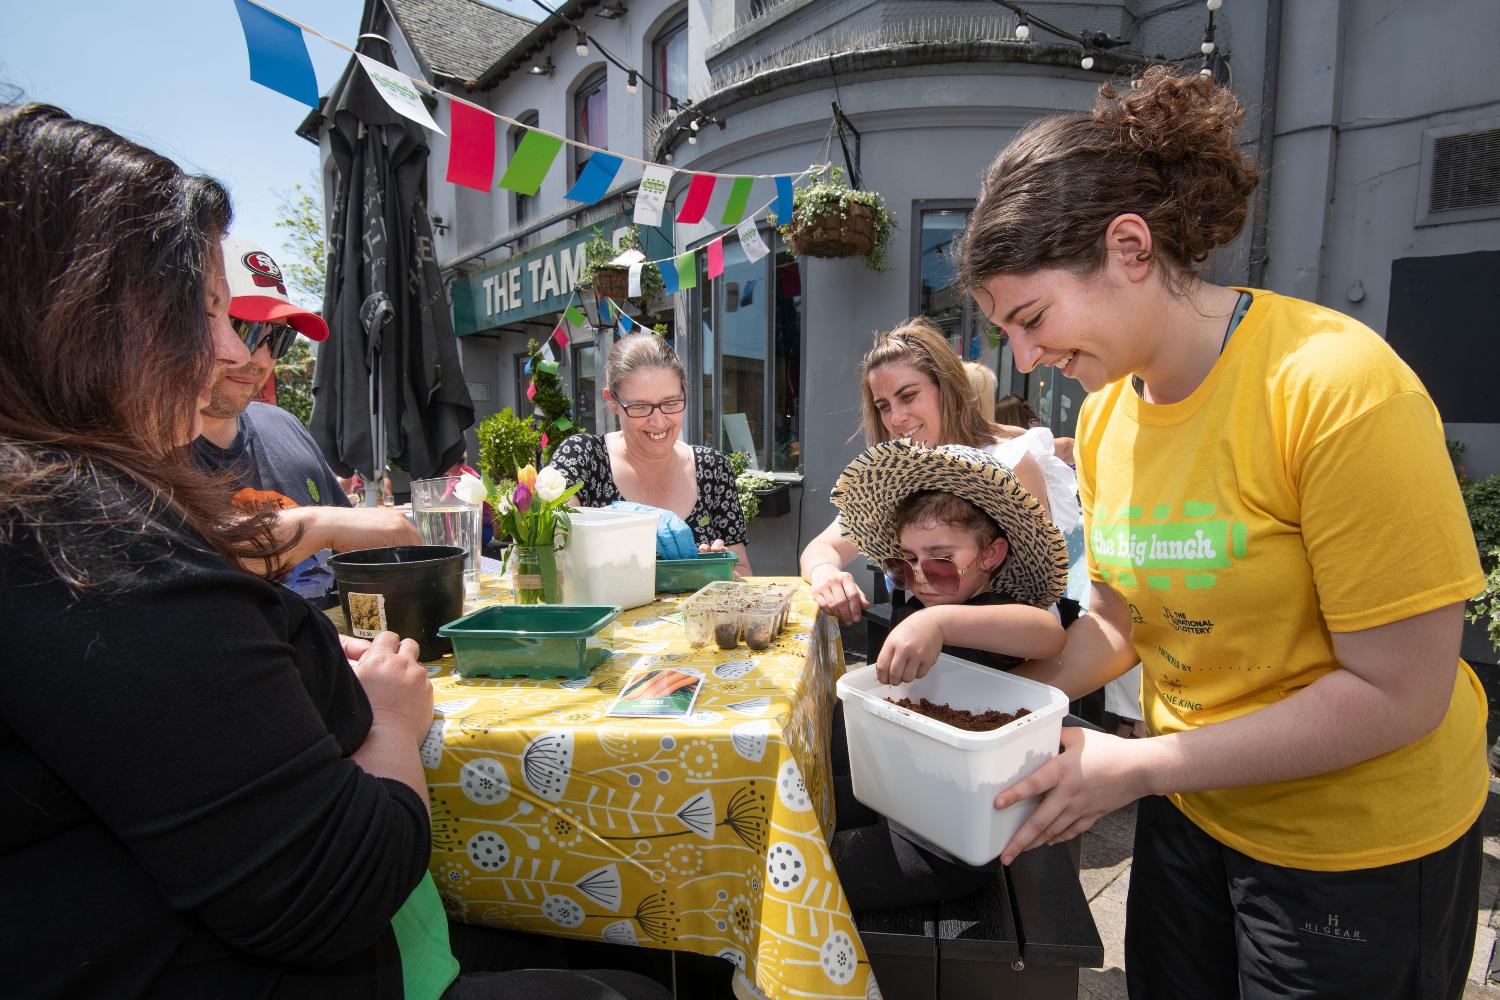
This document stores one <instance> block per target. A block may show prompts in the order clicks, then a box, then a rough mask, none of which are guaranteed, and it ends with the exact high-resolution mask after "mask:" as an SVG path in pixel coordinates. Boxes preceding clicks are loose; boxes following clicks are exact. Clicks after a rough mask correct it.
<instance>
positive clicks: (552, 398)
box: [526, 340, 582, 465]
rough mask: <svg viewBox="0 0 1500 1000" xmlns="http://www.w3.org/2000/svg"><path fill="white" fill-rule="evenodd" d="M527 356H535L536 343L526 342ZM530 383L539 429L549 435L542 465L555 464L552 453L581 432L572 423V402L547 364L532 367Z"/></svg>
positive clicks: (539, 363)
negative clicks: (552, 462)
mask: <svg viewBox="0 0 1500 1000" xmlns="http://www.w3.org/2000/svg"><path fill="white" fill-rule="evenodd" d="M526 350H527V352H528V353H530V354H533V355H535V354H536V352H537V343H536V341H534V340H528V341H527V342H526ZM531 381H532V383H533V384H534V385H535V386H536V396H535V398H533V399H532V401H531V405H532V406H534V407H536V415H535V417H534V418H533V419H534V420H535V421H536V424H537V429H538V430H540V431H541V433H543V434H545V435H547V446H546V447H545V448H544V449H542V464H543V465H546V464H547V463H548V462H551V461H552V453H553V452H554V451H556V450H557V446H558V445H560V444H562V443H563V442H564V441H566V440H567V439H568V438H570V437H572V436H573V435H574V434H577V433H579V432H580V431H581V430H582V428H580V427H577V426H575V425H574V423H573V400H572V399H570V398H569V397H568V394H567V393H566V392H564V391H563V388H562V379H560V378H558V377H557V368H556V367H555V366H553V365H549V364H546V363H545V362H537V363H536V364H534V365H532V366H531Z"/></svg>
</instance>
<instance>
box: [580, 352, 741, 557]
mask: <svg viewBox="0 0 1500 1000" xmlns="http://www.w3.org/2000/svg"><path fill="white" fill-rule="evenodd" d="M604 398H605V399H606V400H607V401H608V402H609V407H610V410H611V411H612V412H613V413H614V414H615V416H616V417H617V418H618V419H619V421H620V429H619V430H618V431H612V432H610V433H608V434H605V435H604V436H603V437H600V436H598V435H594V434H575V435H573V436H572V437H570V438H568V439H567V440H566V441H564V442H563V443H562V444H560V445H558V447H557V451H555V452H554V453H553V455H552V466H553V467H554V468H556V469H557V470H558V471H559V472H561V473H562V474H563V478H565V479H566V480H567V481H568V483H569V484H570V485H571V484H573V483H582V484H583V488H582V489H580V490H579V491H578V492H577V494H575V495H574V499H575V501H576V502H577V504H578V506H580V507H607V506H609V505H611V504H614V503H618V502H620V501H625V502H626V503H630V504H637V505H642V506H646V507H653V508H657V509H658V510H660V511H664V512H666V515H670V516H665V515H664V517H663V522H664V525H676V526H677V527H676V528H675V534H676V535H677V536H680V541H677V542H676V545H677V547H678V549H679V551H678V552H676V553H673V554H677V555H691V554H692V550H693V547H694V546H695V545H696V548H697V549H698V550H699V551H710V550H715V551H717V550H724V549H728V550H729V551H730V552H733V553H734V554H735V555H736V556H738V557H739V562H738V563H737V564H736V565H735V574H736V575H738V576H749V575H751V571H750V560H749V557H748V556H747V555H746V554H745V514H744V511H743V510H742V509H741V508H740V498H739V493H738V491H737V490H736V489H735V486H734V473H733V472H732V471H731V470H730V467H729V461H728V459H726V458H725V457H724V455H723V454H722V453H721V452H718V451H716V450H714V449H713V448H709V447H707V446H705V445H692V446H691V447H690V446H688V445H686V444H683V443H682V441H681V440H679V438H680V435H681V431H682V417H683V413H684V412H685V411H686V409H687V378H686V376H685V375H684V373H683V369H682V360H681V359H680V358H678V357H677V352H676V351H674V350H672V348H671V347H670V346H669V345H668V344H667V342H666V341H665V340H663V339H662V338H661V337H659V336H657V335H656V334H654V333H633V334H630V335H629V336H626V337H621V338H620V339H619V341H617V342H616V343H615V346H614V349H613V350H612V351H610V352H609V360H608V361H607V362H606V363H605V365H604ZM663 530H664V531H665V532H667V533H669V534H671V533H674V531H673V528H671V527H664V529H663ZM689 533H690V534H691V537H690V538H689V537H688V535H689ZM663 544H672V543H664V541H663V536H662V535H661V534H659V535H658V554H659V555H663V554H666V553H664V552H663V551H662V546H663ZM684 546H685V547H686V548H685V550H684V549H683V547H684Z"/></svg>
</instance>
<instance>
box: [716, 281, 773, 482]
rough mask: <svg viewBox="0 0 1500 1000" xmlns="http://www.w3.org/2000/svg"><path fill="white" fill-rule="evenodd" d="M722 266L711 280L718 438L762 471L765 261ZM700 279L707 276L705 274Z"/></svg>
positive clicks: (764, 380)
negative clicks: (714, 310)
mask: <svg viewBox="0 0 1500 1000" xmlns="http://www.w3.org/2000/svg"><path fill="white" fill-rule="evenodd" d="M733 256H734V257H737V258H739V259H738V262H737V263H733V264H726V266H725V268H724V274H723V276H722V277H721V278H720V279H719V280H717V281H715V282H713V286H714V298H715V299H717V301H718V305H719V310H718V313H719V364H720V368H719V394H720V397H721V398H720V410H719V412H720V413H721V414H722V416H721V418H720V427H721V428H722V429H721V431H720V440H719V442H718V443H719V447H720V448H721V449H722V450H723V451H725V452H733V451H748V452H750V455H751V458H752V461H751V465H752V466H753V467H755V468H764V456H765V432H766V413H765V409H766V406H765V399H766V314H767V309H768V308H769V307H770V303H769V302H768V301H767V298H768V296H767V289H766V287H765V284H766V280H765V274H766V270H767V267H766V263H765V261H758V262H756V263H754V264H751V263H749V262H748V261H746V260H744V257H743V255H741V254H733ZM704 277H707V275H706V273H705V275H704Z"/></svg>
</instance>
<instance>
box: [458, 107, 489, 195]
mask: <svg viewBox="0 0 1500 1000" xmlns="http://www.w3.org/2000/svg"><path fill="white" fill-rule="evenodd" d="M448 110H449V119H448V125H449V131H450V132H451V135H450V136H449V138H448V182H449V183H450V184H462V185H463V186H464V187H470V188H474V189H475V190H477V191H488V190H489V189H490V188H491V187H493V186H494V183H495V116H494V115H491V114H490V113H489V112H487V111H482V110H480V109H479V108H476V107H473V106H471V105H468V104H464V103H463V102H462V101H449V102H448Z"/></svg>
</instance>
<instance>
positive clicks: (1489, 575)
mask: <svg viewBox="0 0 1500 1000" xmlns="http://www.w3.org/2000/svg"><path fill="white" fill-rule="evenodd" d="M1450 451H1451V448H1450ZM1459 492H1461V493H1462V494H1463V498H1464V506H1465V507H1467V508H1468V509H1469V524H1470V525H1472V526H1473V528H1474V542H1475V544H1477V545H1478V546H1479V562H1480V565H1481V566H1483V567H1484V572H1485V586H1484V593H1483V594H1480V595H1479V597H1477V598H1476V599H1475V600H1474V601H1472V602H1471V603H1470V607H1469V620H1470V621H1479V620H1481V619H1483V618H1484V617H1485V616H1488V617H1489V620H1490V624H1489V633H1490V642H1492V643H1493V644H1494V645H1495V647H1496V648H1500V474H1496V475H1492V476H1486V477H1484V478H1483V479H1466V480H1463V481H1462V482H1460V483H1459Z"/></svg>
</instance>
